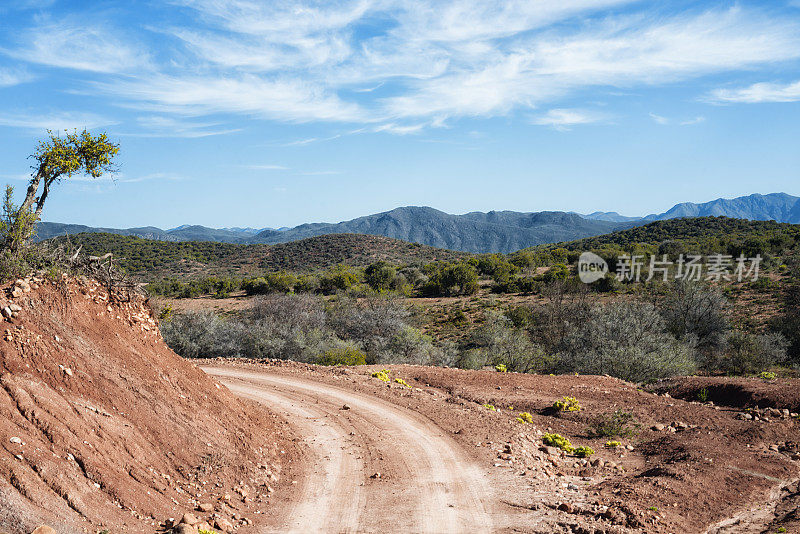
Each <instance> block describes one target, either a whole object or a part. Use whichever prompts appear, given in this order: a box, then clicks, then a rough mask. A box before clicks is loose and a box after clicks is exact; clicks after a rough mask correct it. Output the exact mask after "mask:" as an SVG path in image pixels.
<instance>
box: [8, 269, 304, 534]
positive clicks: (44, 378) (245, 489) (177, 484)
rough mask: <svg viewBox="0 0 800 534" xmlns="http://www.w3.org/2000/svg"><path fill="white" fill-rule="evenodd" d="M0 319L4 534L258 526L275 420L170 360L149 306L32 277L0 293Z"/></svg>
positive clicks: (271, 474)
mask: <svg viewBox="0 0 800 534" xmlns="http://www.w3.org/2000/svg"><path fill="white" fill-rule="evenodd" d="M0 313H2V316H3V318H2V319H3V322H2V323H0V531H5V532H8V533H11V534H16V533H26V534H27V533H30V532H31V531H33V530H34V529H35V528H36V527H37V526H39V525H42V524H47V525H49V526H50V527H52V528H54V529H55V530H56V531H57V532H59V533H70V532H103V531H108V532H155V531H161V530H163V529H164V528H165V527H169V526H171V524H172V523H177V522H178V521H180V519H182V518H186V519H191V517H189V516H184V514H185V513H187V512H190V511H191V512H192V513H193V514H194V516H195V519H197V521H196V522H195V523H196V525H199V526H200V527H202V526H206V525H203V523H206V524H207V526H210V527H213V526H215V525H216V528H218V529H219V530H221V531H226V530H233V529H234V528H239V527H241V528H243V529H247V528H248V526H249V525H251V524H258V523H259V522H260V512H262V511H263V510H265V509H268V507H269V502H270V500H271V499H272V498H273V497H271V496H272V495H275V494H277V493H279V492H280V491H281V490H282V488H283V485H284V482H283V481H282V480H281V478H282V477H281V475H282V472H285V467H286V465H287V462H288V459H289V458H290V457H291V454H292V448H291V447H292V443H291V442H286V441H285V439H286V437H285V436H286V434H285V423H284V422H283V421H280V420H278V419H277V418H275V417H274V416H272V415H270V414H269V412H268V411H267V410H265V409H264V408H263V407H260V408H258V409H254V408H253V406H251V405H249V404H247V403H246V402H244V401H241V400H239V399H237V398H236V397H234V396H233V395H232V394H231V393H230V392H229V391H228V390H227V389H226V388H225V387H223V386H220V385H219V384H218V383H217V382H216V381H215V380H213V379H212V378H210V377H209V376H208V375H206V374H205V373H204V372H202V371H201V370H199V369H198V368H197V367H196V366H195V365H193V364H192V363H190V362H187V361H185V360H183V359H181V358H179V357H178V356H176V355H175V354H174V353H173V352H172V351H171V350H169V349H168V348H167V347H166V345H165V344H164V343H163V341H162V340H161V337H160V334H159V332H158V325H157V321H156V319H155V318H154V317H153V316H152V315H151V311H150V309H149V307H148V306H147V303H146V302H144V301H143V300H141V299H133V300H131V301H127V302H119V301H117V300H115V299H114V298H112V297H110V295H109V293H108V291H106V290H105V289H104V288H103V287H101V286H100V285H99V284H98V283H97V282H94V281H90V280H87V279H68V278H66V277H64V278H60V277H59V278H56V279H49V278H47V277H45V276H44V275H41V276H36V277H31V278H28V279H25V280H18V281H16V282H14V283H13V284H10V285H6V286H4V287H1V288H0ZM282 453H283V454H282ZM268 486H269V491H268ZM170 518H173V521H170ZM191 522H192V521H186V523H191ZM193 528H195V530H196V526H195V527H193ZM250 528H253V527H250ZM183 531H184V532H186V531H187V530H186V529H185V528H184V529H183ZM188 531H191V529H189V530H188ZM37 532H51V531H49V530H47V529H44V527H43V529H42V530H39V531H37Z"/></svg>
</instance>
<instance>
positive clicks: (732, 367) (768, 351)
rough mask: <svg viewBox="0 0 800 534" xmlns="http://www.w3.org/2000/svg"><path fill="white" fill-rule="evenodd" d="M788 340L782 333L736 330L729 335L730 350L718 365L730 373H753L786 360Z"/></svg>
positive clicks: (720, 368)
mask: <svg viewBox="0 0 800 534" xmlns="http://www.w3.org/2000/svg"><path fill="white" fill-rule="evenodd" d="M787 346H788V342H787V341H786V338H784V337H783V336H782V335H781V334H778V333H770V334H749V333H747V332H741V331H738V330H737V331H734V332H732V333H731V335H730V336H729V337H728V350H727V351H726V352H727V354H726V355H725V357H724V358H721V359H720V360H718V362H717V363H716V367H717V368H718V369H719V370H722V371H724V372H726V373H729V374H734V375H752V374H756V373H759V372H761V371H763V370H764V369H769V368H770V367H773V366H775V365H780V364H782V363H784V362H785V361H786V347H787Z"/></svg>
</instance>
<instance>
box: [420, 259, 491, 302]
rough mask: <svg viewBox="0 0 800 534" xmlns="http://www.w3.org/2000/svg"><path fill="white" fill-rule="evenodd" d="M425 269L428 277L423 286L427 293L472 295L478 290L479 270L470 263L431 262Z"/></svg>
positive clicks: (431, 294)
mask: <svg viewBox="0 0 800 534" xmlns="http://www.w3.org/2000/svg"><path fill="white" fill-rule="evenodd" d="M423 271H424V272H425V274H426V275H427V277H428V282H427V283H426V284H425V285H424V287H423V293H424V294H426V295H430V296H450V295H472V294H474V293H476V292H477V291H478V272H477V271H476V270H475V267H473V266H472V265H470V264H468V263H465V262H460V263H449V262H437V263H430V264H428V265H426V266H425V267H424V269H423Z"/></svg>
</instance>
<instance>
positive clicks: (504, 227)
mask: <svg viewBox="0 0 800 534" xmlns="http://www.w3.org/2000/svg"><path fill="white" fill-rule="evenodd" d="M706 216H725V217H732V218H738V219H749V220H758V221H765V220H775V221H777V222H787V223H795V224H797V223H800V197H795V196H792V195H788V194H786V193H771V194H768V195H759V194H754V195H749V196H745V197H739V198H735V199H717V200H714V201H711V202H706V203H702V204H695V203H690V202H687V203H681V204H677V205H675V206H674V207H672V208H671V209H669V210H668V211H666V212H664V213H661V214H651V215H647V216H644V217H626V216H624V215H620V214H619V213H616V212H600V211H598V212H594V213H591V214H587V215H581V214H577V213H566V212H557V211H545V212H534V213H523V212H515V211H490V212H488V213H483V212H472V213H466V214H463V215H452V214H449V213H445V212H443V211H439V210H436V209H433V208H430V207H416V206H408V207H401V208H396V209H393V210H391V211H387V212H383V213H377V214H374V215H367V216H364V217H359V218H356V219H353V220H350V221H343V222H339V223H310V224H302V225H299V226H296V227H294V228H280V229H271V228H265V229H256V228H221V229H215V228H208V227H205V226H193V225H183V226H179V227H177V228H172V229H169V230H162V229H160V228H156V227H152V226H147V227H140V228H127V229H116V228H95V227H89V226H83V225H76V224H63V223H52V222H42V223H39V225H38V236H37V237H38V239H40V240H45V239H50V238H53V237H57V236H62V235H67V234H69V235H74V234H78V233H109V234H118V235H125V236H134V237H140V238H144V239H153V240H158V241H173V242H185V241H213V242H221V243H237V244H278V243H288V242H292V241H298V240H301V239H306V238H309V237H315V236H320V235H326V234H367V235H375V236H385V237H390V238H394V239H400V240H403V241H408V242H412V243H419V244H423V245H428V246H432V247H438V248H446V249H450V250H458V251H464V252H473V253H483V252H501V253H509V252H514V251H516V250H520V249H523V248H527V247H531V246H536V245H541V244H546V243H555V242H561V241H571V240H576V239H582V238H587V237H593V236H598V235H602V234H607V233H610V232H614V231H618V230H625V229H627V228H632V227H635V226H639V225H642V224H646V223H649V222H652V221H658V220H667V219H675V218H682V217H706Z"/></svg>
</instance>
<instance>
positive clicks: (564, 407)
mask: <svg viewBox="0 0 800 534" xmlns="http://www.w3.org/2000/svg"><path fill="white" fill-rule="evenodd" d="M553 409H554V410H555V411H557V412H579V411H581V405H580V404H579V403H578V399H576V398H575V397H564V398H562V399H559V400H557V401H555V402H554V403H553Z"/></svg>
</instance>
